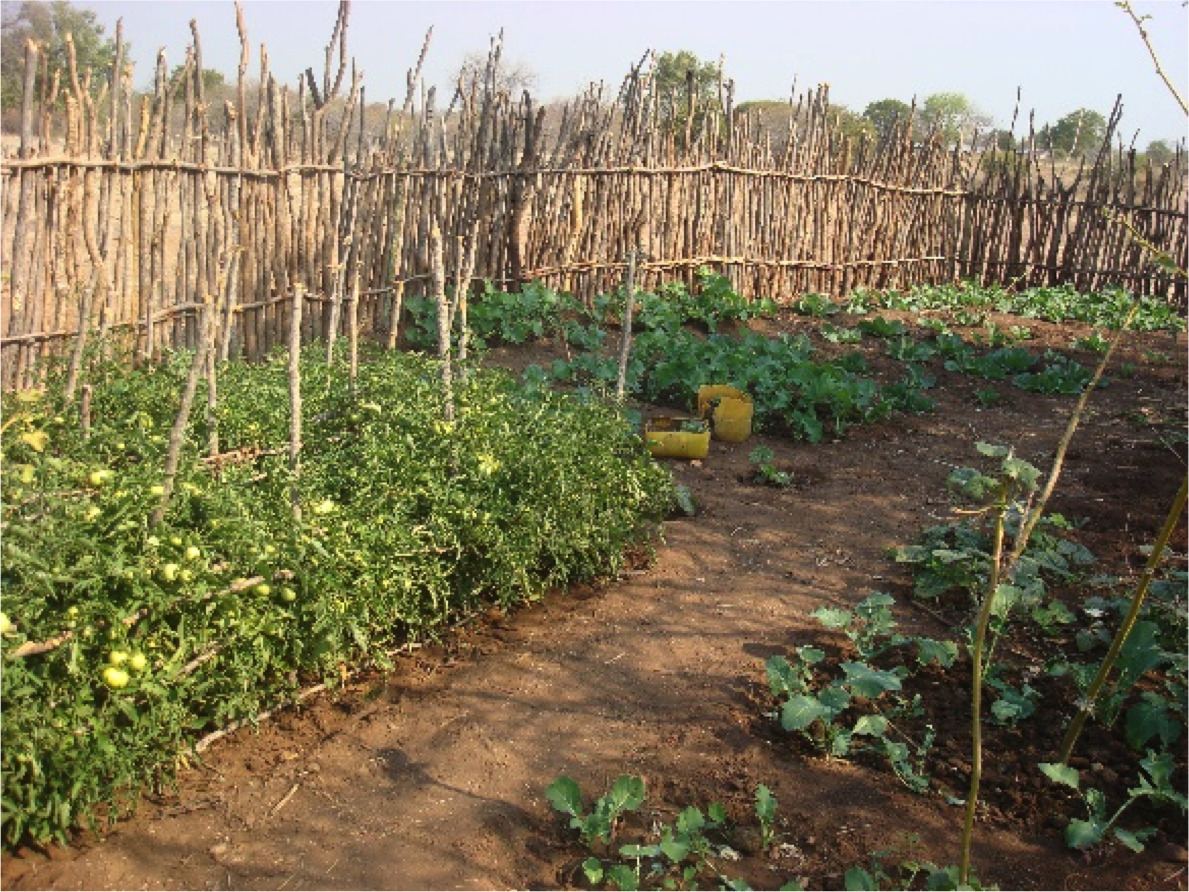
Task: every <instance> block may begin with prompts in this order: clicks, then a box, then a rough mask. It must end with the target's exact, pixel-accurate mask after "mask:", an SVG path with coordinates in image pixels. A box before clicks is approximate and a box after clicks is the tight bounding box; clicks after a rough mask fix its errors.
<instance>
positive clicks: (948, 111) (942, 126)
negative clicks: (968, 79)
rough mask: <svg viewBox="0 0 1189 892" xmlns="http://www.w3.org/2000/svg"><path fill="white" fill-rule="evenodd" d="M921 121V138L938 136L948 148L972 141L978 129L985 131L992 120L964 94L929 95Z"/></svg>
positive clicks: (921, 114)
mask: <svg viewBox="0 0 1189 892" xmlns="http://www.w3.org/2000/svg"><path fill="white" fill-rule="evenodd" d="M918 120H919V125H920V126H919V128H918V133H919V135H920V136H922V137H923V136H927V135H929V134H931V133H937V135H938V136H940V137H941V140H942V142H943V143H944V144H945V145H947V146H951V145H955V144H959V145H961V144H964V143H967V142H969V141H970V139H971V138H972V137H973V135H974V131H975V130H986V129H987V128H988V127H989V126H990V123H991V119H990V118H989V117H987V115H985V114H983V113H982V112H981V111H979V109H978V108H976V107H975V105H974V103H972V102H971V101H970V100H969V99H968V98H966V96H964V95H963V94H961V93H934V94H932V95H931V96H926V97H925V103H924V105H923V107H922V108H921V112H920V117H919V119H918Z"/></svg>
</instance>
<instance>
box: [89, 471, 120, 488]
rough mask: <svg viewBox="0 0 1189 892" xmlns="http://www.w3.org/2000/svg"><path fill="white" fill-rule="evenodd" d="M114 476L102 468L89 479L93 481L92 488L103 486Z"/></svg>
mask: <svg viewBox="0 0 1189 892" xmlns="http://www.w3.org/2000/svg"><path fill="white" fill-rule="evenodd" d="M113 476H114V475H113V474H112V472H111V471H109V470H108V469H107V468H100V469H99V470H97V471H92V472H91V474H90V477H89V478H88V479H89V480H90V481H91V485H92V486H103V484H105V483H107V481H109V480H111V478H112V477H113Z"/></svg>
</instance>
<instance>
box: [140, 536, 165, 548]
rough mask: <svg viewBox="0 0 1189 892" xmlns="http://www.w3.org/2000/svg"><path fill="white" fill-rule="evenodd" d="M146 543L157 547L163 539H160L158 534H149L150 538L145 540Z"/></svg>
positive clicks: (151, 546)
mask: <svg viewBox="0 0 1189 892" xmlns="http://www.w3.org/2000/svg"><path fill="white" fill-rule="evenodd" d="M144 544H145V545H147V546H149V548H156V547H157V546H158V545H160V544H161V540H160V539H158V538H157V537H156V536H149V538H147V539H145V540H144Z"/></svg>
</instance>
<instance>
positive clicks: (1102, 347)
mask: <svg viewBox="0 0 1189 892" xmlns="http://www.w3.org/2000/svg"><path fill="white" fill-rule="evenodd" d="M1110 346H1111V342H1110V341H1108V340H1106V339H1105V338H1103V336H1102V335H1101V334H1099V333H1098V332H1094V334H1092V335H1089V336H1088V337H1084V338H1074V339H1073V348H1074V349H1075V350H1089V351H1090V352H1092V353H1098V354H1103V353H1106V351H1107V350H1109V349H1110Z"/></svg>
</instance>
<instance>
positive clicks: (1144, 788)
mask: <svg viewBox="0 0 1189 892" xmlns="http://www.w3.org/2000/svg"><path fill="white" fill-rule="evenodd" d="M1140 767H1141V768H1142V769H1143V771H1142V773H1141V774H1140V777H1139V785H1138V786H1136V787H1132V788H1131V789H1129V790H1128V791H1127V801H1126V802H1124V803H1123V804H1122V805H1120V806H1119V807H1118V808H1117V809H1116V810H1115V811H1114V813H1109V809H1108V806H1107V804H1106V796H1105V795H1104V794H1103V793H1102V792H1101V791H1100V790H1095V789H1093V788H1089V789H1083V788H1082V785H1081V776H1080V774H1079V772H1078V771H1077V769H1075V768H1071V767H1069V766H1068V765H1064V764H1061V763H1058V762H1042V763H1041V764H1040V770H1041V771H1042V772H1044V774H1045V776H1046V777H1048V778H1049V779H1050V780H1052V781H1055V782H1056V783H1059V784H1062V785H1064V786H1066V787H1069V788H1070V789H1072V790H1074V791H1075V792H1076V793H1077V794H1078V795H1079V796H1080V797H1081V799H1082V801H1083V803H1085V806H1086V819H1085V820H1083V819H1081V818H1074V819H1073V820H1071V821H1070V822H1069V824H1068V825H1067V826H1066V828H1065V842H1066V844H1067V845H1068V846H1069V847H1070V848H1072V849H1086V848H1089V847H1090V846H1093V845H1097V844H1098V843H1100V842H1102V841H1103V840H1105V839H1110V838H1113V839H1115V840H1116V841H1118V842H1120V843H1122V844H1123V845H1125V846H1126V847H1127V848H1129V849H1131V850H1132V851H1133V852H1142V851H1143V850H1144V840H1146V839H1148V838H1149V837H1150V836H1151V835H1152V834H1153V833H1155V832H1156V830H1155V828H1154V827H1145V828H1143V829H1140V830H1125V829H1123V828H1122V827H1120V826H1119V819H1120V818H1121V817H1122V816H1123V812H1125V811H1126V810H1127V809H1128V808H1130V807H1131V806H1132V805H1134V804H1135V803H1136V802H1137V801H1139V800H1140V799H1144V798H1149V799H1152V800H1154V801H1155V802H1157V803H1164V804H1169V805H1175V806H1177V807H1179V808H1180V809H1181V812H1182V813H1183V812H1184V811H1185V810H1186V805H1187V803H1186V799H1185V796H1184V795H1183V794H1181V793H1179V792H1178V791H1177V790H1176V789H1175V788H1174V787H1173V786H1172V783H1171V780H1172V774H1173V771H1174V770H1175V769H1176V765H1175V763H1174V761H1173V757H1172V754H1171V753H1155V752H1153V751H1151V750H1149V751H1148V755H1147V757H1146V758H1144V759H1142V760H1140Z"/></svg>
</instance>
